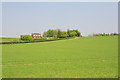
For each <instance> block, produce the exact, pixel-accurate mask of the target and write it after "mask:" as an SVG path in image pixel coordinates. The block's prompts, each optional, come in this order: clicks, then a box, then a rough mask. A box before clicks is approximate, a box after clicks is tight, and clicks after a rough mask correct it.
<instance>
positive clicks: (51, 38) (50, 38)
mask: <svg viewBox="0 0 120 80" xmlns="http://www.w3.org/2000/svg"><path fill="white" fill-rule="evenodd" d="M57 39H58V38H57V37H47V40H57Z"/></svg>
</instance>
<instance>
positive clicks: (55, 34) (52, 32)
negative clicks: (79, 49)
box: [43, 29, 82, 38]
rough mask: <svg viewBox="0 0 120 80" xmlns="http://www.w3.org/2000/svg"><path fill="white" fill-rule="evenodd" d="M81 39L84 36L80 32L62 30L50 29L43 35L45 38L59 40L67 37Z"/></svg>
mask: <svg viewBox="0 0 120 80" xmlns="http://www.w3.org/2000/svg"><path fill="white" fill-rule="evenodd" d="M74 36H76V37H80V36H82V35H81V33H80V32H79V31H78V30H69V29H67V31H62V30H60V29H57V30H53V29H49V30H48V31H46V32H44V33H43V37H57V38H66V37H74Z"/></svg>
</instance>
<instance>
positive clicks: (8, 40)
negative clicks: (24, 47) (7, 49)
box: [0, 38, 18, 43]
mask: <svg viewBox="0 0 120 80" xmlns="http://www.w3.org/2000/svg"><path fill="white" fill-rule="evenodd" d="M12 41H18V38H0V43H1V42H12Z"/></svg>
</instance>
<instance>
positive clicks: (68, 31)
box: [67, 29, 70, 37]
mask: <svg viewBox="0 0 120 80" xmlns="http://www.w3.org/2000/svg"><path fill="white" fill-rule="evenodd" d="M67 34H68V36H69V37H70V30H69V29H67Z"/></svg>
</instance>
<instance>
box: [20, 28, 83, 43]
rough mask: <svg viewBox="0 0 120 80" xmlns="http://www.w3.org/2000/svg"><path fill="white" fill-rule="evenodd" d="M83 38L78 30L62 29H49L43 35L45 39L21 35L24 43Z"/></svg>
mask: <svg viewBox="0 0 120 80" xmlns="http://www.w3.org/2000/svg"><path fill="white" fill-rule="evenodd" d="M80 36H82V35H81V33H80V32H79V31H78V30H69V29H67V31H62V30H60V29H56V30H53V29H49V30H48V31H45V32H44V33H43V38H39V39H33V38H32V36H31V35H21V36H20V39H21V40H23V41H28V42H30V41H33V42H34V41H50V40H59V39H67V38H72V37H80Z"/></svg>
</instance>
